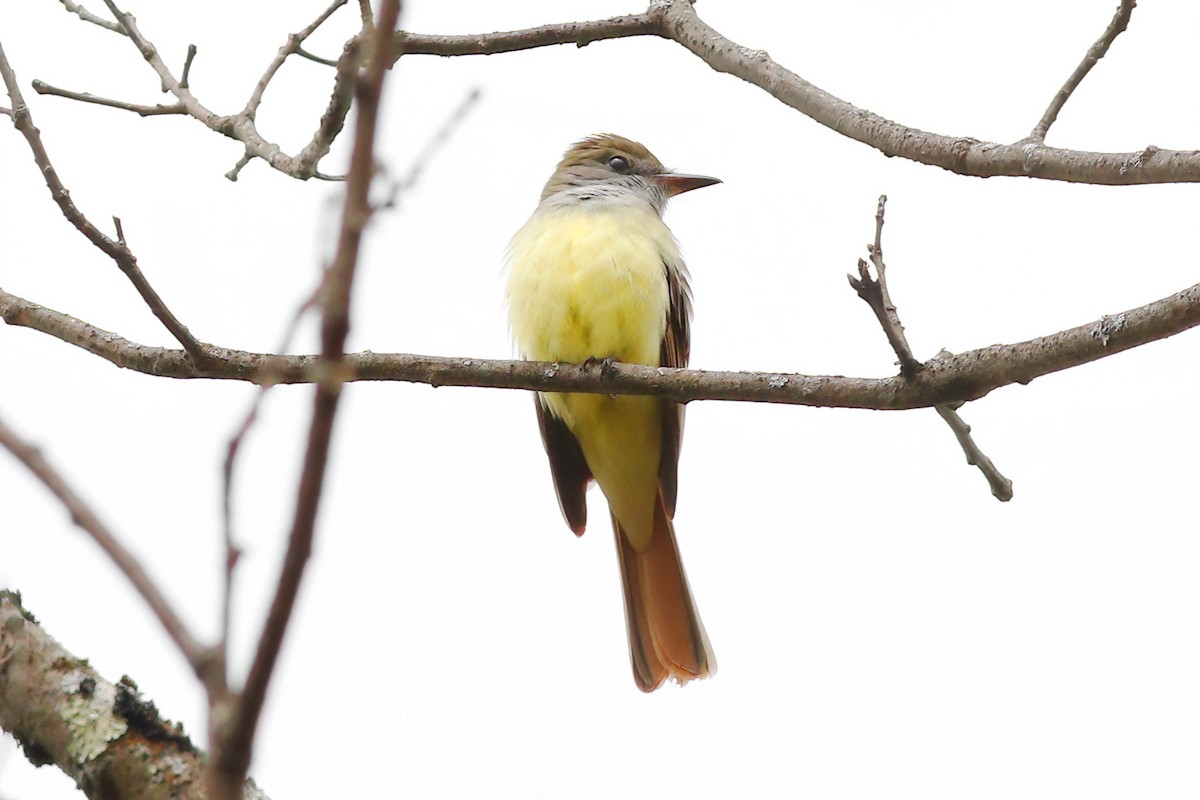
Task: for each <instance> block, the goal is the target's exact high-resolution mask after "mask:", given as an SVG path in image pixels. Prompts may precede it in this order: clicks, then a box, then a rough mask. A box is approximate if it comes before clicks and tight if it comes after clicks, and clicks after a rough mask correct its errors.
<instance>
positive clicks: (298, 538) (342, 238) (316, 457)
mask: <svg viewBox="0 0 1200 800" xmlns="http://www.w3.org/2000/svg"><path fill="white" fill-rule="evenodd" d="M399 13H400V2H399V0H384V3H383V6H382V8H381V9H380V13H379V20H378V23H377V24H376V25H375V29H374V30H373V31H372V36H371V47H372V51H371V52H372V54H382V53H385V52H387V47H388V45H389V42H390V39H391V36H392V32H393V31H394V30H395V28H396V22H397V19H398V18H399ZM387 63H388V62H387V59H386V58H382V57H377V56H374V55H373V56H372V57H371V59H370V61H369V64H368V67H367V69H366V70H365V72H364V73H362V74H360V75H359V76H358V78H357V81H356V86H355V99H356V103H357V108H358V121H357V124H356V128H355V135H354V149H353V152H352V154H351V158H350V172H349V175H348V178H347V183H346V201H345V206H344V208H343V212H342V225H341V231H340V234H339V236H338V245H337V250H336V252H335V255H334V259H333V263H332V264H331V265H330V267H329V269H328V270H327V271H326V274H325V276H324V279H323V285H322V292H321V296H322V308H323V315H322V323H321V357H320V360H319V362H318V369H319V373H320V376H319V380H318V383H317V386H316V393H315V397H314V400H313V414H312V422H311V424H310V426H309V432H308V446H307V448H306V450H305V454H304V464H303V467H302V471H301V474H300V486H299V490H298V492H297V498H296V507H295V512H294V515H293V520H292V530H291V533H290V535H289V538H288V548H287V552H286V554H285V555H284V561H283V566H282V569H281V572H280V576H279V582H278V585H277V587H276V591H275V596H274V598H273V599H272V601H271V607H270V610H269V611H268V614H267V620H266V622H265V623H264V625H263V630H262V634H261V636H260V638H259V643H258V649H257V650H256V651H255V654H254V660H253V663H252V664H251V667H250V672H249V674H248V675H247V677H246V683H245V686H244V687H243V689H242V691H241V692H240V694H239V695H238V696H237V697H236V698H235V700H234V702H233V703H232V708H229V709H223V708H218V709H214V713H213V769H212V772H211V773H210V775H209V791H210V795H211V797H213V798H215V799H216V800H232V799H233V798H236V797H238V794H237V793H238V792H239V791H240V790H241V785H242V781H243V780H244V777H245V774H246V772H247V770H248V769H249V765H250V759H251V755H252V749H253V743H254V733H255V730H256V729H257V726H258V721H259V719H260V717H261V715H262V708H263V704H264V702H265V700H266V693H267V687H268V685H269V683H270V680H271V676H272V674H273V673H274V669H275V665H276V662H277V661H278V657H279V652H280V649H281V647H282V645H283V639H284V635H285V633H286V631H287V627H288V622H289V621H290V619H291V616H292V612H293V609H294V608H295V603H296V598H297V596H298V594H299V590H300V584H301V580H302V578H303V576H304V571H305V567H306V566H307V563H308V559H309V556H310V555H311V553H312V543H313V536H314V532H315V525H316V518H317V512H318V510H319V506H320V500H321V490H322V486H323V483H324V478H325V467H326V464H327V462H328V457H329V449H330V443H331V441H332V437H333V423H334V419H335V417H336V414H337V409H338V401H339V398H340V397H341V391H342V384H343V382H344V381H345V379H346V377H348V376H349V374H350V373H349V371H348V370H347V368H346V365H345V359H344V355H345V345H346V338H347V336H348V334H349V331H350V297H351V290H352V288H353V284H354V274H355V270H356V267H357V264H358V257H359V248H360V244H361V241H362V234H363V229H364V228H365V227H366V224H367V222H368V220H369V219H370V216H371V204H370V200H369V191H370V186H371V179H372V177H373V176H374V174H375V156H374V147H375V132H376V128H377V126H378V122H379V106H380V99H381V96H382V91H383V81H384V76H385V74H386V68H387Z"/></svg>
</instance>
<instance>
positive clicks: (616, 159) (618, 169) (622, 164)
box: [608, 156, 633, 175]
mask: <svg viewBox="0 0 1200 800" xmlns="http://www.w3.org/2000/svg"><path fill="white" fill-rule="evenodd" d="M608 168H609V169H611V170H612V171H613V172H615V173H617V174H618V175H628V174H629V173H630V172H631V171H632V170H633V165H631V164H630V163H629V159H628V158H625V156H613V157H612V158H610V159H609V160H608Z"/></svg>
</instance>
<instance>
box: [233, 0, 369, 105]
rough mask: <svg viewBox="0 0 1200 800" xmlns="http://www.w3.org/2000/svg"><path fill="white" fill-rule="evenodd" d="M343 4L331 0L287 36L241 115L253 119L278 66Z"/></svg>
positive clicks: (342, 2) (340, 0)
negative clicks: (305, 23)
mask: <svg viewBox="0 0 1200 800" xmlns="http://www.w3.org/2000/svg"><path fill="white" fill-rule="evenodd" d="M344 5H346V0H333V2H332V3H330V4H329V7H328V8H326V9H325V10H324V11H322V12H321V14H320V16H318V17H317V18H316V19H315V20H313V21H312V22H311V23H310V24H309V25H308V26H307V27H305V28H304V30H302V31H300V32H299V33H293V34H291V35H290V36H288V38H287V42H285V43H284V44H283V46H282V47H280V48H279V52H277V53H276V54H275V58H273V59H272V60H271V63H270V64H269V65H268V66H267V71H266V72H264V73H263V74H262V77H261V78H259V79H258V83H257V84H255V86H254V91H253V92H251V93H250V99H249V100H247V101H246V107H245V108H243V109H242V115H243V116H245V117H247V118H249V119H254V116H255V115H256V114H257V113H258V106H259V104H261V103H262V98H263V93H265V92H266V91H267V85H268V84H270V82H271V79H272V78H274V77H275V73H277V72H279V68H280V67H282V66H283V62H284V61H287V59H288V56H290V55H292V54H293V53H295V52H296V51H297V50H298V49H299V48H300V45H302V44H303V43H304V40H305V39H307V38H308V37H310V36H312V35H313V33H315V32H316V30H317V28H319V27H321V25H323V24H324V23H325V20H327V19H329V17H330V16H332V15H333V12H335V11H337V10H338V9H339V8H341V7H342V6H344Z"/></svg>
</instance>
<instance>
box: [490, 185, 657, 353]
mask: <svg viewBox="0 0 1200 800" xmlns="http://www.w3.org/2000/svg"><path fill="white" fill-rule="evenodd" d="M668 260H669V261H678V260H679V254H678V248H677V246H676V244H675V239H674V237H673V236H672V235H671V232H670V231H669V230H668V229H667V227H666V225H664V224H663V222H662V220H661V219H660V218H659V216H658V214H656V213H655V212H654V211H653V210H652V209H650V208H648V207H644V206H640V205H628V206H626V205H619V206H606V207H602V208H597V209H591V208H586V207H574V208H559V209H553V208H543V209H539V211H538V212H537V213H536V214H534V216H533V217H532V218H531V219H530V220H529V222H528V223H526V224H525V227H523V228H522V229H521V230H520V231H518V232H517V235H516V236H515V237H513V241H512V244H511V245H510V247H509V257H508V310H509V324H510V325H511V327H512V332H513V338H514V339H515V340H516V343H517V347H518V348H519V349H520V351H521V354H522V355H523V356H525V357H526V358H529V359H533V360H538V361H569V362H582V361H586V360H587V359H589V358H612V359H614V360H616V361H624V362H627V363H636V364H651V365H656V364H658V363H659V347H660V344H661V343H662V338H663V332H664V330H665V329H666V319H667V304H668V297H667V279H666V272H665V267H664V261H668Z"/></svg>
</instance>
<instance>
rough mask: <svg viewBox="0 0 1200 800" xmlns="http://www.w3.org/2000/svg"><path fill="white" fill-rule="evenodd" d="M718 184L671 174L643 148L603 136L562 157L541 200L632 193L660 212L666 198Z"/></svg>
mask: <svg viewBox="0 0 1200 800" xmlns="http://www.w3.org/2000/svg"><path fill="white" fill-rule="evenodd" d="M720 182H721V181H720V180H718V179H717V178H709V177H706V176H704V175H684V174H681V173H678V172H672V171H670V170H668V169H667V168H666V167H664V166H663V165H662V162H661V161H659V160H658V159H657V158H655V157H654V154H653V153H651V152H650V151H649V150H647V149H646V148H645V146H643V145H641V144H639V143H638V142H635V141H633V140H632V139H626V138H625V137H623V136H616V135H614V134H611V133H605V134H601V135H599V136H589V137H588V138H586V139H584V140H582V141H579V142H576V143H575V144H574V145H572V146H571V149H569V150H568V151H567V152H566V153H565V154H563V158H562V161H560V162H559V163H558V167H557V168H556V169H555V170H554V174H553V175H551V176H550V180H549V181H547V182H546V188H545V189H543V190H542V200H545V199H546V198H548V197H552V196H554V195H557V194H559V193H560V192H569V193H570V194H572V195H574V196H575V197H577V198H579V199H586V198H587V196H588V191H589V190H594V191H595V192H596V193H597V195H607V194H612V193H620V192H633V193H635V194H638V195H640V196H643V197H644V198H645V199H647V200H649V201H650V203H651V204H652V205H654V207H655V208H656V209H658V210H659V211H661V210H662V207H663V205H664V204H665V203H666V201H667V198H668V197H674V196H675V195H677V194H683V193H684V192H690V191H691V190H692V189H700V188H703V187H705V186H712V185H713V184H715V183H720Z"/></svg>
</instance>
